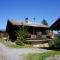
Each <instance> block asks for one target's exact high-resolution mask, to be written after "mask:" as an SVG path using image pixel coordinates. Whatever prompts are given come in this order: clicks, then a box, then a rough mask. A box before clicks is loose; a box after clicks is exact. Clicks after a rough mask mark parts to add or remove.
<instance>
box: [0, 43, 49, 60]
mask: <svg viewBox="0 0 60 60" xmlns="http://www.w3.org/2000/svg"><path fill="white" fill-rule="evenodd" d="M47 51H49V50H45V49H40V48H7V47H5V45H3V44H2V43H0V60H25V56H26V55H27V54H29V53H43V52H47Z"/></svg>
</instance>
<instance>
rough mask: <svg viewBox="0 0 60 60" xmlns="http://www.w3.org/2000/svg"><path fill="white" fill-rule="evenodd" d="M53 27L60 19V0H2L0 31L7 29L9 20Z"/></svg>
mask: <svg viewBox="0 0 60 60" xmlns="http://www.w3.org/2000/svg"><path fill="white" fill-rule="evenodd" d="M26 17H28V18H29V19H30V20H31V21H34V20H33V18H35V22H37V23H41V21H42V20H43V19H45V20H47V22H48V24H49V26H51V25H52V24H53V23H54V22H55V21H56V20H57V19H58V18H59V17H60V0H0V29H6V25H7V20H8V19H13V20H24V19H25V18H26Z"/></svg>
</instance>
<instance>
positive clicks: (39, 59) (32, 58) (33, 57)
mask: <svg viewBox="0 0 60 60" xmlns="http://www.w3.org/2000/svg"><path fill="white" fill-rule="evenodd" d="M59 54H60V51H49V52H45V53H37V54H29V55H28V56H27V60H44V58H47V57H50V56H54V55H59Z"/></svg>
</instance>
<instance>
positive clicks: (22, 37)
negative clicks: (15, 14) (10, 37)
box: [16, 25, 26, 45]
mask: <svg viewBox="0 0 60 60" xmlns="http://www.w3.org/2000/svg"><path fill="white" fill-rule="evenodd" d="M16 34H17V40H16V44H17V45H24V42H26V31H25V29H24V26H23V25H22V26H20V27H19V30H18V32H17V33H16Z"/></svg>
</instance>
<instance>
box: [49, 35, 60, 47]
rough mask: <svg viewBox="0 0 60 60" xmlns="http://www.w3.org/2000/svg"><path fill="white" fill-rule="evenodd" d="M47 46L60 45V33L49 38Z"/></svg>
mask: <svg viewBox="0 0 60 60" xmlns="http://www.w3.org/2000/svg"><path fill="white" fill-rule="evenodd" d="M49 46H50V47H51V46H55V47H59V46H60V35H58V36H56V38H55V39H54V40H51V41H50V42H49Z"/></svg>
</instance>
